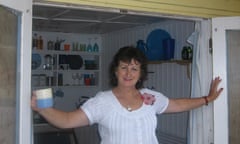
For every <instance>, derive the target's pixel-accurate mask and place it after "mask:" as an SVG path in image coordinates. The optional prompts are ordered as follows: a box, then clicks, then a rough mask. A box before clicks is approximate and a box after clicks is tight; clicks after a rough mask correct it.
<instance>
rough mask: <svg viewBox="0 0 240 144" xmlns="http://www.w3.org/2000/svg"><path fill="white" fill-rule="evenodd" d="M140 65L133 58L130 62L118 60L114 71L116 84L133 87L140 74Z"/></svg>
mask: <svg viewBox="0 0 240 144" xmlns="http://www.w3.org/2000/svg"><path fill="white" fill-rule="evenodd" d="M140 66H141V64H140V63H139V62H138V61H136V60H134V59H132V60H131V62H130V63H126V62H123V61H120V62H119V66H118V67H117V69H116V72H115V74H116V77H117V79H118V86H127V87H135V85H136V83H137V82H138V80H139V79H140V75H141V67H140Z"/></svg>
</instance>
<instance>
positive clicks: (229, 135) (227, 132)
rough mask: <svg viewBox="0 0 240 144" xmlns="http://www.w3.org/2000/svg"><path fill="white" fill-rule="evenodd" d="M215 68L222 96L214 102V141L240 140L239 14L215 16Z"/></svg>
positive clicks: (233, 143)
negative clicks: (222, 16) (220, 80)
mask: <svg viewBox="0 0 240 144" xmlns="http://www.w3.org/2000/svg"><path fill="white" fill-rule="evenodd" d="M212 25H213V27H212V32H213V71H214V76H218V75H219V76H221V78H222V83H221V87H223V88H224V91H223V93H222V95H221V96H220V97H219V98H218V99H217V100H216V101H215V102H214V143H215V144H239V143H240V136H239V133H240V110H239V109H240V56H239V55H240V17H228V18H214V19H213V21H212Z"/></svg>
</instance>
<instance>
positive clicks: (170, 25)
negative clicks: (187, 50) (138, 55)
mask: <svg viewBox="0 0 240 144" xmlns="http://www.w3.org/2000/svg"><path fill="white" fill-rule="evenodd" d="M155 29H163V30H166V31H167V32H168V33H169V34H170V35H171V37H172V38H174V39H175V56H174V59H177V60H180V59H181V50H182V47H183V46H185V45H188V44H187V43H186V40H187V38H188V37H189V36H190V34H191V33H192V32H193V31H194V22H193V21H180V20H170V21H163V22H161V23H156V24H151V25H146V26H141V27H136V28H132V29H126V30H121V31H117V32H112V33H107V34H104V35H103V36H102V47H103V51H102V68H101V69H102V89H108V88H109V85H108V83H107V81H108V66H109V63H110V60H111V59H112V57H113V55H114V54H115V53H116V51H117V50H118V49H119V48H120V47H123V46H126V45H134V46H136V42H137V41H138V40H139V39H142V40H144V41H145V42H146V39H147V36H148V34H149V33H150V32H151V31H152V30H155ZM190 68H191V66H187V65H179V64H175V63H165V64H150V65H149V71H151V72H154V73H153V74H149V80H148V81H147V82H146V83H145V86H146V87H150V88H151V87H154V88H155V89H156V90H158V91H161V92H162V93H163V94H165V95H166V96H168V97H189V96H190V78H189V77H188V75H187V74H188V72H190V71H189V70H190ZM159 117H160V118H159V123H158V124H159V125H158V132H164V133H168V134H170V135H174V136H177V137H181V138H186V136H187V134H186V133H187V129H186V128H187V118H188V117H187V113H179V114H171V115H169V114H168V115H161V116H159Z"/></svg>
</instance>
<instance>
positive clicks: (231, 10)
mask: <svg viewBox="0 0 240 144" xmlns="http://www.w3.org/2000/svg"><path fill="white" fill-rule="evenodd" d="M45 1H53V2H63V3H68V4H80V5H89V6H101V7H108V8H118V9H128V10H134V11H146V12H157V13H163V14H174V15H185V16H195V17H203V18H211V17H218V16H240V0H45Z"/></svg>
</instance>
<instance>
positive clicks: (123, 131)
mask: <svg viewBox="0 0 240 144" xmlns="http://www.w3.org/2000/svg"><path fill="white" fill-rule="evenodd" d="M109 70H110V84H111V86H112V89H111V90H106V91H100V92H98V93H97V94H96V95H95V96H94V97H92V98H90V99H89V100H87V101H86V102H85V103H84V104H83V105H82V106H81V107H80V108H79V109H77V110H74V111H72V112H63V111H61V110H57V109H56V108H39V107H37V105H36V95H34V93H33V98H32V109H33V110H35V111H37V112H38V113H39V114H40V115H42V116H43V117H44V118H45V119H46V120H47V121H48V122H49V123H51V124H53V125H55V126H56V127H59V128H75V127H81V126H85V125H93V124H98V127H99V128H98V130H99V134H100V137H101V143H102V144H113V143H114V144H127V143H129V144H132V143H142V144H158V139H157V136H156V128H157V115H160V114H162V113H175V112H183V111H189V110H191V109H194V108H198V107H200V106H203V105H206V104H207V103H208V102H209V103H210V102H212V101H214V100H215V99H216V98H217V97H218V96H219V94H220V93H221V92H222V89H218V84H219V83H220V82H221V79H220V78H219V77H217V78H215V79H214V80H213V81H212V85H211V87H210V88H211V89H210V92H209V94H208V96H205V97H199V98H192V99H191V98H181V99H180V98H179V99H171V98H168V97H167V96H165V95H163V94H162V93H160V92H158V91H155V90H151V89H148V88H144V87H143V82H144V80H146V77H147V58H146V57H145V55H144V54H143V53H142V51H141V50H139V49H137V48H135V47H131V46H126V47H123V48H120V49H119V50H118V52H117V53H116V54H115V55H114V57H113V60H112V62H111V64H110V69H109Z"/></svg>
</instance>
